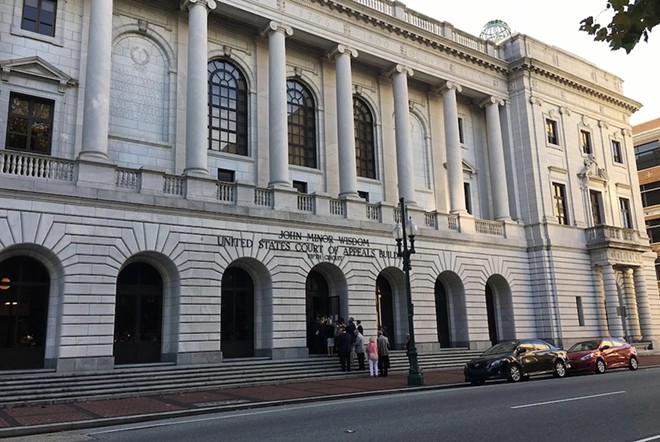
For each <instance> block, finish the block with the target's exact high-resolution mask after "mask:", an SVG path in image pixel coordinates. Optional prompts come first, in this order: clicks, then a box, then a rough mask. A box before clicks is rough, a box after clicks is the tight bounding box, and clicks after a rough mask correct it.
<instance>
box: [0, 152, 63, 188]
mask: <svg viewBox="0 0 660 442" xmlns="http://www.w3.org/2000/svg"><path fill="white" fill-rule="evenodd" d="M75 167H76V162H75V161H70V160H63V159H59V158H53V157H49V156H41V155H34V154H29V153H23V152H14V151H9V150H0V174H3V175H14V176H24V177H30V178H41V179H46V180H60V181H73V180H74V177H75Z"/></svg>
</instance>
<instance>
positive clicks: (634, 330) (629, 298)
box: [623, 267, 642, 340]
mask: <svg viewBox="0 0 660 442" xmlns="http://www.w3.org/2000/svg"><path fill="white" fill-rule="evenodd" d="M623 286H624V288H625V290H624V293H625V304H626V313H627V315H626V323H627V325H628V327H627V328H628V330H627V333H629V334H628V338H629V339H630V338H632V339H634V340H639V339H640V338H641V337H642V334H641V332H640V330H639V313H638V311H637V299H636V295H635V282H634V281H633V270H632V269H631V268H630V267H627V268H626V269H624V270H623Z"/></svg>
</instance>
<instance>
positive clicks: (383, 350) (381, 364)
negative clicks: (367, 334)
mask: <svg viewBox="0 0 660 442" xmlns="http://www.w3.org/2000/svg"><path fill="white" fill-rule="evenodd" d="M376 342H377V347H378V371H379V372H380V374H381V376H385V377H387V371H388V370H389V369H390V350H389V347H390V341H389V339H387V336H385V335H383V332H382V331H378V339H377V340H376Z"/></svg>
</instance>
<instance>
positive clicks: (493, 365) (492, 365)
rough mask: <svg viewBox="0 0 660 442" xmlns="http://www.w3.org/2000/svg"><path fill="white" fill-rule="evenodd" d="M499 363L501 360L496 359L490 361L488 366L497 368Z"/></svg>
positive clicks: (500, 363)
mask: <svg viewBox="0 0 660 442" xmlns="http://www.w3.org/2000/svg"><path fill="white" fill-rule="evenodd" d="M500 365H502V360H501V359H498V360H496V361H493V362H491V363H490V368H497V367H499V366H500Z"/></svg>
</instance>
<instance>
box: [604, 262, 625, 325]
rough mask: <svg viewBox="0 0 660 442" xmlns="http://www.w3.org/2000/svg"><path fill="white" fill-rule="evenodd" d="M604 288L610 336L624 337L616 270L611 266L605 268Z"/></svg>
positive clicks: (607, 265)
mask: <svg viewBox="0 0 660 442" xmlns="http://www.w3.org/2000/svg"><path fill="white" fill-rule="evenodd" d="M603 287H604V288H605V300H606V301H607V322H608V324H609V326H610V327H609V328H610V330H609V331H610V336H612V337H615V338H622V337H623V322H622V321H621V316H619V307H620V305H619V293H618V290H617V287H616V278H615V275H614V269H613V268H612V266H611V265H609V264H606V265H604V266H603Z"/></svg>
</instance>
